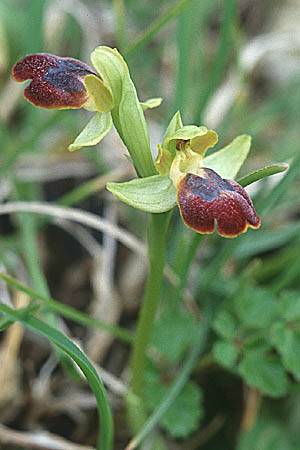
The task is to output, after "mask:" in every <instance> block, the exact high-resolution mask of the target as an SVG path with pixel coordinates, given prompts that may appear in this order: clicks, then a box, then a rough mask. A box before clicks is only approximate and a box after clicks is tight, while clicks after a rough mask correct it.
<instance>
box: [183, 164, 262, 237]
mask: <svg viewBox="0 0 300 450" xmlns="http://www.w3.org/2000/svg"><path fill="white" fill-rule="evenodd" d="M177 202H178V206H179V209H180V213H181V216H182V219H183V221H184V222H185V224H186V225H187V226H188V227H190V228H192V229H193V230H194V231H196V232H198V233H203V234H209V233H213V232H214V230H215V224H216V225H217V231H218V233H219V234H220V235H221V236H223V237H236V236H238V235H240V234H242V233H245V232H246V231H247V229H248V227H251V228H254V229H257V228H259V227H260V219H259V217H258V215H257V213H256V211H255V209H254V206H253V204H252V201H251V199H250V197H249V196H248V194H247V192H246V191H245V189H243V188H242V186H240V185H239V184H238V183H236V182H235V181H232V180H226V179H223V178H221V177H220V175H218V174H217V173H216V172H214V171H213V170H212V169H207V168H203V169H202V176H199V175H194V174H191V173H188V174H186V175H185V176H184V177H183V178H182V179H181V180H180V182H179V184H178V187H177Z"/></svg>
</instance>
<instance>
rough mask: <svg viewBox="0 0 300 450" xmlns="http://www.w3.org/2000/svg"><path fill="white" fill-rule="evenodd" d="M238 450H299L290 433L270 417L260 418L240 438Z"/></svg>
mask: <svg viewBox="0 0 300 450" xmlns="http://www.w3.org/2000/svg"><path fill="white" fill-rule="evenodd" d="M236 450H298V445H296V446H294V445H292V443H291V436H290V433H288V431H287V430H286V428H283V426H282V423H280V422H279V421H277V420H274V418H273V417H271V416H270V415H265V416H261V417H259V418H258V419H257V420H256V422H255V424H254V426H253V427H252V428H251V430H250V431H248V432H243V433H242V434H241V436H240V439H239V442H238V445H237V448H236Z"/></svg>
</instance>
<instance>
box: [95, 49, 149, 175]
mask: <svg viewBox="0 0 300 450" xmlns="http://www.w3.org/2000/svg"><path fill="white" fill-rule="evenodd" d="M91 60H92V63H93V65H94V67H95V68H96V69H97V71H98V73H99V74H100V76H101V78H102V79H103V80H104V82H105V83H107V84H108V85H109V86H110V89H111V91H112V95H113V101H114V107H113V109H112V111H111V113H112V117H113V121H114V125H115V127H116V129H117V131H118V133H119V135H120V137H121V138H122V140H123V142H124V144H125V145H126V147H127V148H128V151H129V153H130V156H131V158H132V161H133V164H134V166H135V168H136V170H137V172H138V174H139V175H140V176H142V177H145V176H150V175H154V174H155V168H154V164H153V160H152V157H151V150H150V139H149V134H148V129H147V125H146V121H145V118H144V114H143V109H142V106H141V104H140V102H139V99H138V97H137V93H136V90H135V87H134V84H133V82H132V80H131V78H130V75H129V71H128V67H127V64H126V63H125V61H124V59H123V58H122V56H121V55H120V53H119V52H118V51H117V50H116V49H111V48H109V47H97V48H96V49H95V50H94V51H93V53H92V55H91Z"/></svg>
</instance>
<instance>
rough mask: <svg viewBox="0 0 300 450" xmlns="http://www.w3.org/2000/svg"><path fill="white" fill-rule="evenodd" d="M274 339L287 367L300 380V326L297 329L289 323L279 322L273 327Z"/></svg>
mask: <svg viewBox="0 0 300 450" xmlns="http://www.w3.org/2000/svg"><path fill="white" fill-rule="evenodd" d="M272 341H273V344H274V345H275V347H276V348H277V350H278V351H279V353H280V355H281V357H282V362H283V364H284V366H285V367H286V369H287V370H288V371H290V372H291V373H292V374H293V375H294V376H295V377H296V378H297V380H298V381H300V327H299V326H298V330H295V329H293V328H292V327H290V326H289V324H288V323H284V322H279V323H277V324H275V325H274V327H273V328H272Z"/></svg>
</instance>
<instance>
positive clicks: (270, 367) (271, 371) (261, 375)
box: [238, 350, 288, 397]
mask: <svg viewBox="0 0 300 450" xmlns="http://www.w3.org/2000/svg"><path fill="white" fill-rule="evenodd" d="M238 370H239V373H240V374H241V376H242V377H243V378H244V380H245V381H246V383H247V384H249V386H253V387H255V388H257V389H259V390H260V391H261V392H262V393H264V394H266V395H269V396H270V397H281V396H283V395H285V394H286V392H287V389H288V378H287V375H286V373H285V370H284V368H283V366H282V364H281V363H280V361H279V359H278V358H277V357H276V356H271V355H270V356H269V355H266V354H263V353H261V352H256V351H255V350H253V351H249V352H248V353H246V354H245V356H244V358H243V359H242V361H241V363H240V365H239V368H238Z"/></svg>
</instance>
